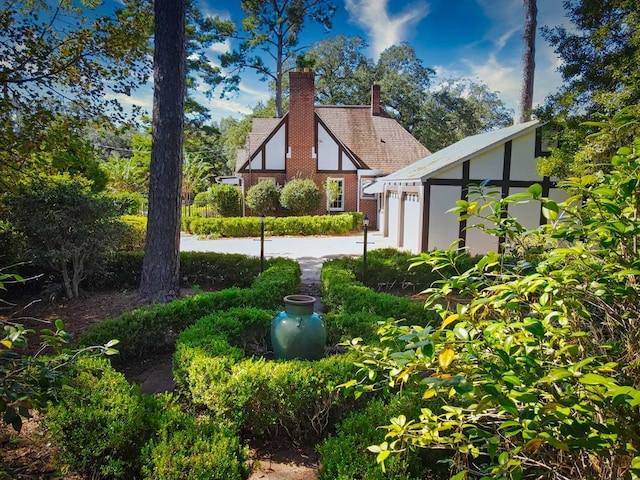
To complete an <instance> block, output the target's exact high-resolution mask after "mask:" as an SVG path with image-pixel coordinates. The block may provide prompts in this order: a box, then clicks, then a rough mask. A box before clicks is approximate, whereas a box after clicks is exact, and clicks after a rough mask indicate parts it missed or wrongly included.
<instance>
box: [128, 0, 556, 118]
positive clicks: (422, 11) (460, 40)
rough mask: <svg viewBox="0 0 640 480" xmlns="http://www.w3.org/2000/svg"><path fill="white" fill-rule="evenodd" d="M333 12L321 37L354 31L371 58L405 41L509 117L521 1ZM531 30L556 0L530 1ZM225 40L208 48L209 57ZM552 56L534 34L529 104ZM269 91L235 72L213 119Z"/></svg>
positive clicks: (231, 8) (365, 0) (366, 0)
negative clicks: (494, 99) (533, 7)
mask: <svg viewBox="0 0 640 480" xmlns="http://www.w3.org/2000/svg"><path fill="white" fill-rule="evenodd" d="M334 3H335V4H336V5H337V6H338V10H337V11H336V14H335V16H334V18H333V28H332V30H331V32H329V34H328V35H329V36H333V35H338V34H343V35H349V36H360V37H362V38H363V39H364V40H365V41H366V42H367V44H368V45H369V47H368V50H367V51H366V52H365V53H366V55H367V56H368V57H370V58H372V59H374V60H377V59H378V56H379V54H380V52H381V51H383V50H384V49H385V48H387V47H389V46H391V45H394V44H398V43H400V42H403V41H406V42H408V43H409V44H410V45H411V46H412V47H414V48H415V50H416V53H417V55H418V57H419V58H420V59H421V60H422V61H423V64H424V65H425V66H427V67H431V68H433V69H435V70H436V72H437V77H436V79H435V82H437V81H438V79H445V78H449V77H465V78H470V79H473V80H480V81H482V82H484V83H486V84H487V85H488V86H489V88H490V89H491V90H493V91H498V92H499V95H500V98H501V99H502V100H503V101H504V102H505V103H506V104H507V106H508V107H509V108H512V109H513V110H514V112H516V114H517V107H518V98H519V92H520V81H521V75H522V66H521V57H522V52H523V43H522V32H523V26H524V7H523V5H522V0H413V1H411V0H409V1H405V0H334ZM537 3H538V27H540V26H543V25H547V26H551V27H552V26H556V25H560V24H563V23H566V17H565V15H564V10H563V8H562V2H561V1H560V0H538V2H537ZM199 6H200V8H201V9H202V11H203V12H205V13H206V14H210V15H219V16H221V17H223V18H231V19H232V20H234V21H235V22H236V23H238V24H239V23H240V21H241V19H242V12H241V10H240V0H227V1H225V2H221V1H217V0H200V4H199ZM326 35H327V34H325V33H324V31H323V29H322V28H320V27H319V26H316V25H313V24H307V25H306V27H305V30H304V32H303V35H302V37H301V43H300V45H311V44H312V43H313V42H315V41H317V40H320V39H322V38H324V37H325V36H326ZM231 47H232V44H230V43H226V44H218V45H215V46H214V47H212V50H213V51H212V52H211V53H212V55H211V57H212V58H215V57H216V54H217V53H218V52H221V51H224V50H226V49H229V48H231ZM558 62H559V60H558V59H557V57H556V56H555V54H554V52H553V50H552V49H551V48H550V47H549V45H548V44H547V43H546V41H545V40H544V39H543V38H542V37H541V36H540V33H539V31H538V32H537V36H536V72H535V92H534V104H538V103H541V102H543V101H544V99H545V97H546V96H547V95H549V94H550V93H553V92H554V91H555V90H556V89H557V87H558V86H559V85H560V83H561V78H560V75H559V73H558V72H557V71H556V70H557V67H558V64H559V63H558ZM149 95H150V92H147V91H140V92H138V93H137V94H136V95H135V97H134V98H133V99H131V100H132V101H133V102H134V103H136V104H138V105H142V106H145V107H149V108H150V106H151V100H152V99H151V98H150V96H149ZM269 96H270V93H269V90H268V85H267V84H266V83H264V82H260V81H259V80H258V79H257V78H255V76H254V75H252V74H251V72H250V71H248V70H247V71H246V73H245V74H243V79H242V83H241V85H240V93H239V94H238V95H237V96H233V97H231V98H227V99H224V100H223V99H219V98H217V97H216V98H213V99H211V100H210V101H209V100H207V103H208V104H209V106H210V108H211V111H212V115H213V118H214V119H215V120H218V119H220V118H222V117H228V116H236V117H237V116H239V115H242V114H247V113H250V112H251V107H252V106H254V105H256V104H257V103H258V102H260V101H266V100H267V99H268V98H269Z"/></svg>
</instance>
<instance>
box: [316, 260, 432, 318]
mask: <svg viewBox="0 0 640 480" xmlns="http://www.w3.org/2000/svg"><path fill="white" fill-rule="evenodd" d="M320 284H321V288H322V299H323V301H324V303H325V304H326V305H327V306H328V307H330V308H331V309H333V310H335V311H337V312H342V313H347V314H355V313H369V314H372V315H377V316H380V317H385V318H391V317H392V318H397V319H405V320H406V321H407V323H417V324H420V325H425V324H428V323H431V322H437V321H439V317H438V315H437V314H436V313H435V312H433V311H431V310H425V308H424V302H422V301H413V300H409V299H407V298H404V297H396V296H394V295H390V294H388V293H377V292H375V291H373V290H371V289H370V288H368V287H365V286H364V285H363V284H362V283H360V282H356V281H355V274H354V273H353V272H352V271H351V270H349V269H345V268H342V267H341V266H340V261H337V262H334V261H332V260H330V261H328V262H325V263H324V264H323V266H322V272H321V273H320Z"/></svg>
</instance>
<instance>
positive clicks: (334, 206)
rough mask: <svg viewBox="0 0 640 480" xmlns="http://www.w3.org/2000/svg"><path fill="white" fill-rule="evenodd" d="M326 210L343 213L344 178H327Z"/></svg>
mask: <svg viewBox="0 0 640 480" xmlns="http://www.w3.org/2000/svg"><path fill="white" fill-rule="evenodd" d="M327 210H328V211H330V212H343V211H344V178H327Z"/></svg>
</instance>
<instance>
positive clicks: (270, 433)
mask: <svg viewBox="0 0 640 480" xmlns="http://www.w3.org/2000/svg"><path fill="white" fill-rule="evenodd" d="M272 319H273V312H268V311H261V310H254V309H242V310H241V309H237V310H233V311H230V312H227V313H223V312H220V313H217V314H214V315H211V316H209V317H206V318H203V319H201V320H199V321H198V322H197V323H196V324H195V325H194V326H193V327H191V328H189V329H187V330H186V331H184V332H182V333H181V335H180V338H179V340H178V344H177V347H176V353H175V356H174V365H175V374H176V375H175V376H176V379H177V381H178V382H179V384H180V385H182V386H183V387H184V388H186V389H187V390H188V391H189V393H190V395H191V398H192V400H193V402H195V403H196V404H201V405H205V406H206V407H207V408H208V409H209V410H210V412H211V413H212V414H213V415H215V416H216V417H217V418H224V419H228V420H231V421H232V422H234V423H235V424H237V425H238V427H239V429H240V431H241V432H242V433H243V435H245V436H250V437H253V438H261V439H270V438H276V437H278V436H280V435H284V436H285V437H288V438H290V439H292V440H295V441H302V440H306V441H308V440H309V439H310V438H314V437H317V436H319V435H321V434H322V433H323V432H324V431H325V429H326V428H327V426H328V425H330V424H332V423H333V422H334V421H335V420H336V419H337V418H341V417H342V416H344V415H345V413H346V412H347V411H349V409H350V408H352V407H353V405H354V400H353V399H351V398H348V397H345V396H343V395H342V394H341V393H339V392H338V391H336V390H335V387H336V386H337V385H339V384H341V383H344V382H345V381H346V380H347V379H349V376H350V375H353V374H354V372H355V369H354V366H353V364H352V361H353V359H349V358H348V357H347V356H345V355H334V356H332V357H325V358H323V359H321V360H318V361H316V362H308V361H301V360H289V361H268V360H265V359H264V358H262V357H259V356H258V357H256V356H253V357H250V356H248V355H250V354H251V353H254V352H255V350H254V348H255V347H251V348H250V345H256V344H258V345H261V344H262V345H265V344H266V343H267V342H268V339H269V326H270V324H271V321H272ZM265 347H266V345H265ZM263 348H264V347H263Z"/></svg>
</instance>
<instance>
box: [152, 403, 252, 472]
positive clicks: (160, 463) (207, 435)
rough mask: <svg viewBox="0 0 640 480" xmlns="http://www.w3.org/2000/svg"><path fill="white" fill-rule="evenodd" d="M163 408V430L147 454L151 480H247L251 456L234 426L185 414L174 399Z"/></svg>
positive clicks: (161, 420) (155, 438)
mask: <svg viewBox="0 0 640 480" xmlns="http://www.w3.org/2000/svg"><path fill="white" fill-rule="evenodd" d="M168 400H169V401H166V402H165V405H163V411H162V415H161V418H160V425H161V426H160V428H159V431H158V432H157V433H156V435H155V437H154V438H153V439H151V440H150V441H149V443H148V444H147V445H146V446H145V448H144V450H143V458H144V460H145V464H144V466H143V469H142V471H143V478H145V479H149V480H158V479H162V480H182V479H185V478H193V479H208V480H244V479H246V478H248V477H249V475H250V473H251V468H250V466H249V464H248V463H247V460H248V452H247V449H246V447H243V446H242V445H241V443H240V439H239V438H238V435H237V432H236V429H235V428H233V427H232V426H230V425H228V424H226V423H224V422H221V421H220V420H217V419H216V420H213V419H212V418H210V417H208V416H200V417H194V416H193V415H191V414H188V413H186V412H184V411H183V410H182V409H181V408H180V406H179V405H177V404H176V403H175V402H174V401H172V398H171V397H169V399H168Z"/></svg>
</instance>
